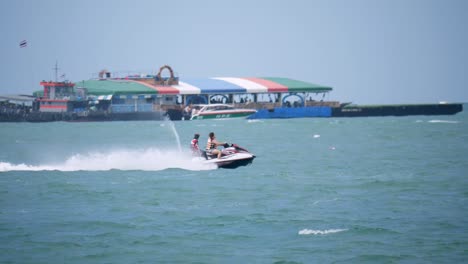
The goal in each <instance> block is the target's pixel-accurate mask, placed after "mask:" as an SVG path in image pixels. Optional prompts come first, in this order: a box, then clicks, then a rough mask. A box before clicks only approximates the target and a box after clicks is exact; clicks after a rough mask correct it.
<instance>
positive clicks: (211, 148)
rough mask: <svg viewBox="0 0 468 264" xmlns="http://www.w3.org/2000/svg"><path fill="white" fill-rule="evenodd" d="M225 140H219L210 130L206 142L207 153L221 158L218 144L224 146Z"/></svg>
mask: <svg viewBox="0 0 468 264" xmlns="http://www.w3.org/2000/svg"><path fill="white" fill-rule="evenodd" d="M224 144H226V143H224V142H219V141H218V140H216V137H215V134H214V133H213V132H210V134H209V136H208V141H207V142H206V153H208V154H213V155H218V159H219V158H221V151H220V150H218V149H217V147H218V146H223V145H224Z"/></svg>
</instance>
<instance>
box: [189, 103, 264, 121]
mask: <svg viewBox="0 0 468 264" xmlns="http://www.w3.org/2000/svg"><path fill="white" fill-rule="evenodd" d="M256 112H257V110H255V109H247V108H235V107H234V106H232V105H228V104H201V105H194V106H193V109H192V116H191V117H190V120H200V119H225V118H246V117H248V116H250V115H252V114H254V113H256Z"/></svg>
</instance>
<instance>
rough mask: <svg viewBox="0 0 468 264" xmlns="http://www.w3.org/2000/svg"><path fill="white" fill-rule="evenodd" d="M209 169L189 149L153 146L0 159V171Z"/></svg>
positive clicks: (209, 167) (209, 168)
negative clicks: (53, 159)
mask: <svg viewBox="0 0 468 264" xmlns="http://www.w3.org/2000/svg"><path fill="white" fill-rule="evenodd" d="M172 168H177V169H184V170H194V171H200V170H211V169H215V168H216V166H215V165H214V166H213V165H211V166H209V165H206V164H202V163H201V162H200V160H198V159H195V158H193V157H192V156H191V154H190V153H189V152H179V151H174V150H161V149H157V148H149V149H140V150H116V151H109V152H89V153H85V154H75V155H72V156H71V157H69V158H67V159H66V160H65V161H64V162H63V163H58V164H43V165H31V164H24V163H22V164H12V163H9V162H0V172H6V171H45V170H46V171H49V170H57V171H107V170H143V171H161V170H165V169H172Z"/></svg>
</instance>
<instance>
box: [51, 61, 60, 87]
mask: <svg viewBox="0 0 468 264" xmlns="http://www.w3.org/2000/svg"><path fill="white" fill-rule="evenodd" d="M52 69H53V70H55V82H58V70H59V69H60V68H59V67H58V62H57V61H55V68H52Z"/></svg>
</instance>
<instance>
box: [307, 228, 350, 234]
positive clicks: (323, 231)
mask: <svg viewBox="0 0 468 264" xmlns="http://www.w3.org/2000/svg"><path fill="white" fill-rule="evenodd" d="M344 231H348V229H327V230H313V229H302V230H300V231H299V232H298V234H299V235H328V234H334V233H339V232H344Z"/></svg>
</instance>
